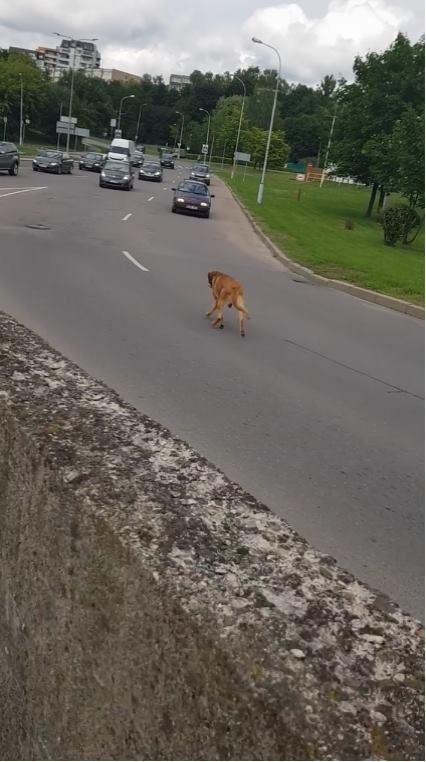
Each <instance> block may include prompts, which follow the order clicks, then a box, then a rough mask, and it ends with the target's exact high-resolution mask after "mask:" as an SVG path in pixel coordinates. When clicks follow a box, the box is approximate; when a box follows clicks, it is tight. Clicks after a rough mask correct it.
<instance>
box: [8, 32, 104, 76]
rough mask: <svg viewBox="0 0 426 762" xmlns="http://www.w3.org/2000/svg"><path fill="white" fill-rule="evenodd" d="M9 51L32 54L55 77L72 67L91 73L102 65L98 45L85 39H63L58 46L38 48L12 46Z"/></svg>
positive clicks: (39, 64) (38, 63) (40, 65)
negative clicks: (28, 48) (29, 48)
mask: <svg viewBox="0 0 426 762" xmlns="http://www.w3.org/2000/svg"><path fill="white" fill-rule="evenodd" d="M9 52H10V53H18V54H21V55H22V54H24V55H28V56H30V57H31V58H33V59H34V60H35V61H36V63H37V65H38V66H39V67H40V68H41V69H43V70H44V71H46V72H47V73H48V74H49V75H50V76H51V77H53V78H54V79H57V78H59V77H61V76H62V74H64V73H65V72H67V71H71V69H74V71H81V72H83V73H85V74H88V75H90V74H91V73H92V72H94V71H96V69H99V68H100V65H101V54H100V52H99V50H98V49H97V47H96V45H95V44H94V43H93V42H85V41H83V40H62V42H61V44H60V45H58V46H57V47H56V48H50V47H44V46H40V47H38V48H37V49H36V50H27V49H26V48H13V47H11V48H9Z"/></svg>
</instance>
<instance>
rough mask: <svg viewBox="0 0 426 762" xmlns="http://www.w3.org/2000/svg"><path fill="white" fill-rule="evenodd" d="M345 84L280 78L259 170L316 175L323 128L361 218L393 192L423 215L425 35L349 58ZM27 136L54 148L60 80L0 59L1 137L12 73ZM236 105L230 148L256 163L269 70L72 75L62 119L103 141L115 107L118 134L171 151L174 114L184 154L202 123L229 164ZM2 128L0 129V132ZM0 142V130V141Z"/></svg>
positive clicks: (13, 130)
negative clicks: (127, 78) (176, 84)
mask: <svg viewBox="0 0 426 762" xmlns="http://www.w3.org/2000/svg"><path fill="white" fill-rule="evenodd" d="M353 73H354V76H353V81H351V82H347V81H345V80H344V79H337V78H336V77H335V76H333V75H332V74H330V75H328V76H326V77H324V78H323V80H322V81H321V83H320V84H319V85H318V86H317V87H309V86H307V85H303V84H290V83H288V82H286V81H284V80H283V81H282V82H281V83H280V87H279V94H278V108H277V113H276V119H275V124H274V132H273V135H272V142H271V151H270V158H269V165H270V166H271V167H282V166H283V165H284V163H285V162H287V161H290V162H307V161H311V162H313V163H315V164H317V165H318V166H323V163H324V159H325V155H326V150H327V143H328V140H329V136H330V127H331V124H332V121H333V116H335V120H334V121H335V129H334V133H333V140H332V144H331V147H330V152H329V162H328V163H329V165H331V166H333V168H334V169H335V171H336V173H338V174H340V175H350V176H351V177H353V178H355V179H356V180H358V181H359V182H362V183H365V184H367V185H370V186H371V197H370V203H369V206H368V210H367V213H368V214H371V212H372V210H373V208H374V206H375V204H376V203H377V205H378V207H379V208H380V207H381V206H383V203H384V199H385V197H386V194H387V193H389V192H390V191H394V190H397V191H400V192H401V193H402V194H404V195H405V196H406V198H407V199H408V202H409V204H410V205H411V206H424V174H423V166H424V142H423V135H424V96H423V93H424V38H421V39H420V40H419V41H418V42H415V43H411V42H410V40H409V39H408V38H407V37H406V36H404V35H403V34H399V35H398V36H397V37H396V39H395V40H394V42H393V43H392V44H391V45H390V46H389V47H388V48H387V49H386V50H385V51H383V52H380V53H375V52H372V53H368V54H367V55H366V56H365V57H357V58H356V59H355V61H354V66H353ZM20 75H22V82H23V88H24V118H25V119H27V120H28V121H29V124H28V126H27V137H28V138H29V139H30V138H31V139H32V140H36V141H37V142H40V141H41V142H44V141H49V142H54V141H55V140H56V133H55V129H56V121H57V120H58V119H59V116H60V114H61V113H62V114H64V115H67V114H68V102H69V90H70V76H71V75H70V74H69V73H67V74H65V75H63V77H62V78H61V79H60V80H59V81H52V80H50V79H49V78H48V76H47V75H46V74H45V73H44V72H43V71H41V70H40V69H39V68H38V67H37V66H36V64H35V62H33V61H32V60H31V59H30V58H29V57H26V56H22V55H19V54H18V55H17V54H9V53H8V52H7V51H0V120H1V118H2V117H7V120H8V121H7V135H8V137H9V138H11V139H15V140H16V139H17V137H18V135H19V114H20V87H21V76H20ZM242 82H243V83H244V87H245V92H246V98H245V102H244V114H243V119H242V125H241V138H240V146H239V148H240V150H241V151H247V152H248V153H250V154H251V156H252V160H253V162H254V164H255V165H259V164H260V163H261V162H262V161H263V157H264V152H265V146H266V137H267V130H268V127H269V119H270V113H271V106H272V99H273V95H274V89H275V87H276V72H275V71H274V70H264V71H261V70H260V69H259V68H258V67H249V68H247V69H238V70H237V71H236V72H235V76H233V74H231V73H230V72H225V73H224V74H212V73H210V72H207V73H202V72H200V71H193V72H192V74H191V85H189V86H187V87H185V88H184V89H183V90H181V91H180V92H178V91H177V90H174V89H169V88H168V87H167V86H166V84H165V82H164V80H163V78H162V77H161V76H158V77H152V76H150V75H148V74H145V75H144V76H143V77H142V78H141V81H140V82H139V83H138V82H118V81H114V82H109V83H108V82H105V81H103V80H100V79H95V78H90V77H85V76H84V75H82V74H76V75H75V78H74V103H73V116H75V117H77V119H78V124H79V126H81V127H86V128H88V129H90V132H91V135H92V136H98V137H108V136H109V135H111V128H110V120H111V119H112V118H116V117H117V114H118V111H119V106H120V102H121V100H122V98H124V96H126V95H134V96H135V97H134V98H132V99H127V100H125V101H124V104H123V113H122V119H121V127H122V130H123V135H124V136H126V137H129V138H134V137H135V136H136V135H137V137H138V140H139V141H140V142H142V143H149V144H152V143H153V144H163V145H164V144H168V145H175V144H177V143H178V142H179V138H180V134H181V126H182V116H181V115H184V120H185V123H184V132H183V141H182V143H183V146H184V147H185V148H189V149H190V151H191V153H199V152H200V150H201V146H202V144H203V143H204V142H205V140H206V134H207V115H206V113H205V112H206V111H207V112H209V114H210V115H211V128H210V141H209V142H210V150H212V152H213V154H214V155H215V156H221V155H223V156H224V157H228V158H229V157H232V155H233V152H234V148H235V139H236V134H237V130H238V125H239V121H240V116H241V107H242V98H243V85H242V84H241V83H242ZM1 127H2V123H1V121H0V130H1ZM0 138H1V133H0Z"/></svg>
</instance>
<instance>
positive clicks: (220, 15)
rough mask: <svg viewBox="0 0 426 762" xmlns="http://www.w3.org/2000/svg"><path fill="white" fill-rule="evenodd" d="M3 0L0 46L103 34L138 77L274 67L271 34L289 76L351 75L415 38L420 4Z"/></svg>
mask: <svg viewBox="0 0 426 762" xmlns="http://www.w3.org/2000/svg"><path fill="white" fill-rule="evenodd" d="M397 1H399V2H400V3H401V4H400V5H397V4H391V3H388V2H387V0H329V2H328V3H327V0H300V2H299V3H295V2H290V3H283V2H282V3H275V4H274V3H273V2H271V0H269V2H268V0H215V2H214V3H209V4H207V3H206V4H203V3H202V2H200V0H179V2H178V3H177V4H174V5H173V9H172V8H171V3H170V0H169V1H167V0H156V2H155V3H154V2H152V0H121V1H120V3H119V4H112V3H104V2H102V0H91V2H87V0H74V1H73V3H72V4H70V3H69V2H65V0H33V2H30V0H15V2H13V3H11V2H10V0H0V46H1V47H8V46H9V45H21V46H24V47H36V46H37V45H41V44H44V45H49V44H50V45H54V44H55V38H54V37H53V36H52V35H51V33H52V32H54V31H58V32H61V33H65V34H69V35H73V36H76V37H99V43H98V46H99V49H100V50H101V53H102V64H103V66H105V67H111V66H114V67H116V68H120V69H124V70H125V71H130V72H133V73H136V74H142V73H145V72H148V73H150V74H153V75H155V74H163V75H164V76H165V77H168V75H169V74H170V73H171V72H177V73H179V72H181V73H188V72H191V71H192V70H193V69H201V70H202V71H213V72H222V71H225V70H230V71H232V70H234V69H235V68H237V67H238V66H240V65H242V66H244V65H250V64H259V65H260V66H263V67H272V66H274V67H275V66H276V57H275V56H274V54H273V53H272V51H268V50H267V49H265V48H262V47H261V46H260V45H254V44H253V43H251V41H250V40H251V36H252V35H256V36H258V37H261V38H262V37H263V38H264V39H265V41H267V42H269V43H270V44H272V45H275V46H276V47H277V48H278V49H279V50H280V52H281V55H282V59H283V76H284V77H285V78H286V79H289V80H290V81H302V82H306V83H314V82H318V81H319V80H320V79H321V77H322V76H323V75H324V74H326V73H335V74H339V73H342V74H344V75H345V76H350V73H351V68H352V63H353V59H354V56H355V55H357V54H361V55H363V54H365V53H366V52H367V51H368V50H379V49H382V48H383V47H385V46H386V45H388V44H389V43H390V42H391V41H392V39H394V37H395V35H396V33H397V32H398V31H399V30H402V31H406V32H408V33H409V34H410V35H411V36H412V38H413V39H416V38H417V37H418V36H419V35H420V34H421V30H422V23H423V22H422V6H421V4H420V3H421V0H404V3H403V0H397Z"/></svg>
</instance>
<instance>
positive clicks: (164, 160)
mask: <svg viewBox="0 0 426 762" xmlns="http://www.w3.org/2000/svg"><path fill="white" fill-rule="evenodd" d="M160 164H161V166H162V167H168V168H169V169H174V168H175V160H174V157H173V156H172V154H171V153H163V154H161V159H160Z"/></svg>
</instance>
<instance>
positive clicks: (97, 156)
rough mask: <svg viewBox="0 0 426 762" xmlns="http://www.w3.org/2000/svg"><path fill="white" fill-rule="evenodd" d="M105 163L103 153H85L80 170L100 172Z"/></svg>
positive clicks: (81, 159)
mask: <svg viewBox="0 0 426 762" xmlns="http://www.w3.org/2000/svg"><path fill="white" fill-rule="evenodd" d="M103 163H104V154H103V153H93V151H90V152H89V153H85V154H84V155H83V156H82V157H81V158H80V160H79V162H78V168H79V169H89V170H90V171H91V172H100V171H101V169H102V165H103Z"/></svg>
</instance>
